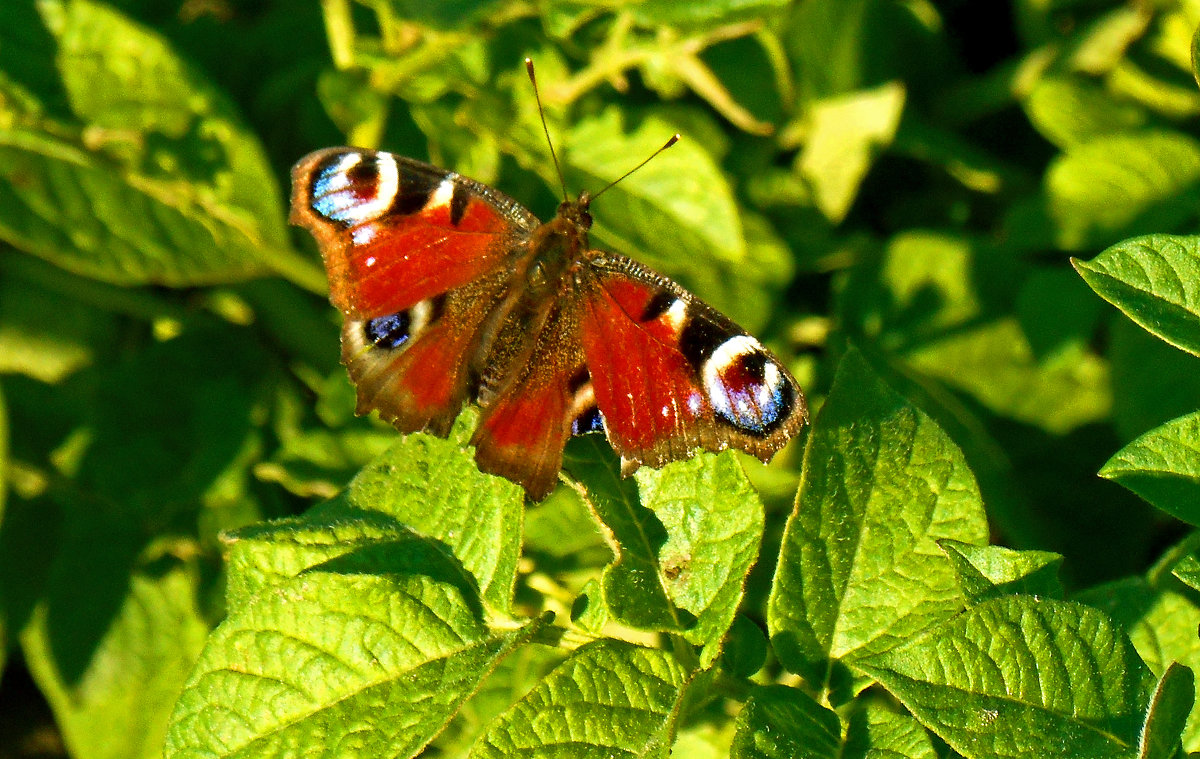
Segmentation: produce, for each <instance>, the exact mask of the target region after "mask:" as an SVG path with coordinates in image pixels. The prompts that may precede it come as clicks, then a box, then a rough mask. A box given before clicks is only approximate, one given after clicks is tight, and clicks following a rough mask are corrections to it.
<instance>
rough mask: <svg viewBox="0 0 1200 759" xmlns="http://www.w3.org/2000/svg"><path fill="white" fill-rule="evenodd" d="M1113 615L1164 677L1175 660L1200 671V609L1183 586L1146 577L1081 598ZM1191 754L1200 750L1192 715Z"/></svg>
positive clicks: (1186, 741)
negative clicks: (1153, 581) (1158, 583)
mask: <svg viewBox="0 0 1200 759" xmlns="http://www.w3.org/2000/svg"><path fill="white" fill-rule="evenodd" d="M1077 598H1078V600H1080V601H1082V602H1083V603H1087V604H1090V605H1091V606H1094V607H1096V608H1098V609H1100V610H1101V611H1103V612H1105V613H1106V614H1108V615H1109V616H1110V617H1111V618H1112V619H1113V620H1114V621H1115V622H1117V623H1118V624H1119V625H1121V626H1122V628H1124V630H1125V631H1126V633H1127V634H1128V635H1129V639H1130V640H1131V641H1133V646H1134V648H1135V649H1137V652H1138V655H1139V656H1140V657H1141V659H1142V661H1144V662H1145V663H1146V666H1148V667H1149V668H1150V670H1151V671H1152V672H1153V673H1155V674H1156V675H1158V676H1159V677H1162V676H1164V675H1165V674H1166V673H1167V670H1168V669H1169V668H1170V666H1171V664H1172V662H1179V663H1180V664H1183V665H1186V666H1187V667H1189V668H1191V669H1192V670H1193V671H1195V669H1196V668H1197V667H1200V637H1197V635H1196V630H1197V629H1198V628H1200V607H1198V606H1197V605H1196V603H1195V602H1194V601H1193V599H1192V594H1191V593H1190V592H1188V591H1187V590H1186V589H1184V588H1181V587H1179V586H1177V585H1174V586H1173V585H1164V587H1156V586H1153V585H1151V584H1150V583H1149V582H1147V581H1146V580H1145V579H1143V578H1136V577H1135V578H1127V579H1124V580H1118V581H1116V582H1112V583H1108V584H1105V585H1101V586H1098V587H1095V588H1090V589H1088V590H1087V591H1085V592H1084V593H1082V594H1080V595H1079V596H1077ZM1183 745H1184V748H1185V750H1187V751H1191V752H1194V751H1200V719H1197V717H1196V716H1192V717H1189V719H1188V721H1187V726H1186V728H1185V729H1184V731H1183Z"/></svg>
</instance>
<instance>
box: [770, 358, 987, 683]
mask: <svg viewBox="0 0 1200 759" xmlns="http://www.w3.org/2000/svg"><path fill="white" fill-rule="evenodd" d="M944 538H952V539H954V540H958V541H961V542H964V543H970V544H983V543H984V542H985V541H986V539H987V523H986V521H985V519H984V514H983V509H982V502H981V500H980V496H979V491H978V488H977V487H976V484H975V479H974V477H973V476H972V475H971V471H970V470H969V469H968V468H967V465H966V462H965V461H964V459H963V456H962V453H961V451H959V449H958V448H957V447H956V446H955V445H954V443H953V442H952V441H951V440H950V439H949V438H948V437H947V436H946V434H945V433H944V432H943V431H942V430H941V429H940V428H939V427H938V426H937V424H936V423H935V422H934V421H933V420H932V419H930V418H929V417H928V416H926V415H925V414H924V413H923V412H922V411H921V410H919V409H918V408H916V407H915V406H913V405H912V404H911V403H909V402H908V401H906V400H905V399H904V398H902V397H900V396H899V395H897V394H896V392H895V391H893V390H891V389H890V388H888V387H887V386H886V385H885V384H883V382H882V381H881V380H880V379H879V378H878V377H877V376H876V375H875V373H874V372H873V371H872V370H871V369H870V367H869V366H868V365H867V363H866V361H865V360H864V359H863V358H862V357H861V356H860V355H859V354H858V353H857V352H855V351H851V352H849V353H847V354H846V356H845V357H844V358H843V359H842V363H841V365H840V366H839V368H838V373H837V377H836V378H835V379H834V384H833V388H832V389H831V390H830V393H829V397H828V399H827V400H826V402H825V405H824V406H823V407H822V409H821V412H820V414H819V415H818V416H817V419H816V421H815V422H814V423H813V430H812V432H811V433H810V435H809V440H808V447H807V448H806V450H805V452H804V474H803V481H802V484H801V487H800V492H799V494H798V495H797V497H796V507H795V510H794V511H793V512H792V515H791V516H790V517H789V519H788V523H787V528H786V530H785V532H784V536H783V544H782V546H781V548H780V554H779V565H778V568H777V569H776V573H775V581H774V585H773V587H772V588H771V597H770V602H769V606H768V612H767V614H768V616H767V621H768V625H769V627H770V632H771V638H772V641H773V643H774V645H775V650H776V653H777V654H778V656H779V659H780V661H781V662H782V663H783V664H784V665H785V666H786V667H788V669H791V670H792V671H794V672H798V673H801V674H803V675H805V676H806V677H808V678H810V679H812V680H813V682H814V683H821V682H823V680H824V678H826V677H828V676H829V666H830V660H847V661H856V660H859V659H861V658H862V657H864V656H866V655H869V654H871V653H872V652H877V651H881V650H886V649H888V648H890V647H892V646H895V645H897V644H898V643H900V642H902V641H903V640H905V639H907V638H909V637H910V636H912V635H915V634H917V633H919V632H920V631H921V630H923V629H926V628H928V627H929V626H931V625H934V624H936V623H938V622H939V621H941V620H943V619H945V618H946V617H948V616H950V615H952V614H954V613H956V612H958V611H959V610H961V609H962V607H963V605H964V603H965V598H964V596H963V594H962V592H961V590H960V589H959V585H958V582H957V578H956V574H955V571H954V568H953V566H952V565H951V563H950V562H949V561H948V560H947V558H946V556H945V554H944V553H942V551H941V549H939V548H938V546H937V543H936V541H938V540H940V539H944ZM881 598H886V599H887V602H886V603H880V600H879V599H881Z"/></svg>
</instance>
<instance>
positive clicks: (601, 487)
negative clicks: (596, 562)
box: [572, 453, 763, 653]
mask: <svg viewBox="0 0 1200 759" xmlns="http://www.w3.org/2000/svg"><path fill="white" fill-rule="evenodd" d="M572 470H573V471H574V472H576V474H577V475H580V474H582V476H583V480H584V483H585V485H587V486H588V493H587V499H588V503H589V505H590V507H591V508H592V510H593V512H594V513H595V515H596V518H597V519H598V520H599V521H600V522H601V524H603V525H604V526H605V528H607V531H608V534H609V536H610V540H611V543H612V546H613V549H614V551H615V552H616V554H617V558H616V560H615V561H614V562H613V563H612V564H611V565H610V566H609V567H608V568H607V569H606V570H605V572H604V575H603V580H602V582H603V588H604V599H605V603H606V604H607V606H608V609H609V612H610V613H611V614H612V616H614V617H615V618H616V619H619V620H620V621H621V622H623V623H625V624H627V625H630V626H632V627H638V628H642V629H647V630H670V631H675V632H680V633H681V634H683V636H684V637H685V638H686V639H687V640H688V641H690V642H692V643H694V644H697V645H705V644H710V643H716V642H719V641H720V639H721V638H722V637H723V636H724V634H725V631H726V630H727V629H728V628H729V625H730V624H731V623H732V622H733V617H734V613H735V612H736V611H737V607H738V604H739V603H740V601H741V598H742V591H743V586H744V584H745V580H746V574H747V572H749V571H750V567H751V565H753V564H754V560H755V559H756V558H757V556H758V544H759V541H760V539H761V537H762V529H763V511H762V503H761V502H760V501H759V499H758V494H757V493H756V492H755V491H754V488H753V487H752V486H751V485H750V482H749V481H748V480H747V479H746V475H745V472H743V471H742V468H741V465H740V464H739V463H738V462H737V459H736V458H735V457H734V455H733V454H732V453H724V454H721V455H719V456H712V455H710V454H703V453H702V454H698V455H697V456H695V457H694V458H692V459H689V460H686V461H677V462H674V463H672V464H668V465H667V466H665V467H663V468H662V469H660V470H655V469H651V468H649V467H642V468H641V469H639V470H638V471H637V475H636V481H637V485H638V488H637V490H640V492H641V496H640V498H639V497H638V495H637V492H636V491H635V489H634V488H633V487H632V486H631V484H630V483H629V482H628V481H622V480H619V479H618V475H617V473H616V472H615V470H612V469H607V468H604V467H599V468H597V469H596V470H594V471H591V472H586V471H584V470H583V469H581V468H580V467H579V466H574V467H573V468H572ZM713 653H715V651H714V652H713Z"/></svg>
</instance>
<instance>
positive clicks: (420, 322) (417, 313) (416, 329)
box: [408, 298, 433, 335]
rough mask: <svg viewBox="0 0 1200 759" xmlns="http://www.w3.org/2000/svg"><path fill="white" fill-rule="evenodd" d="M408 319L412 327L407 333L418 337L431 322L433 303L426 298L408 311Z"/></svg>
mask: <svg viewBox="0 0 1200 759" xmlns="http://www.w3.org/2000/svg"><path fill="white" fill-rule="evenodd" d="M408 318H409V319H411V320H412V326H411V327H410V328H409V331H410V332H412V334H413V335H419V334H421V333H422V332H424V331H425V328H426V327H428V326H429V323H430V322H431V321H433V301H432V300H429V299H428V298H426V299H425V300H423V301H421V302H420V303H418V304H417V305H415V306H413V307H412V308H410V309H408Z"/></svg>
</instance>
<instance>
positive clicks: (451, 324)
mask: <svg viewBox="0 0 1200 759" xmlns="http://www.w3.org/2000/svg"><path fill="white" fill-rule="evenodd" d="M504 282H505V279H504V277H502V276H493V277H491V278H483V279H480V280H477V281H476V282H473V283H471V284H469V285H465V286H463V287H461V288H457V289H455V290H452V291H450V292H449V293H445V294H442V295H438V296H435V297H433V298H427V299H426V300H423V301H420V302H419V303H417V304H416V305H414V306H412V307H411V308H408V309H406V310H404V311H400V312H397V313H394V314H388V315H385V316H379V317H373V318H371V319H353V318H347V319H346V321H345V322H344V323H343V325H342V363H343V364H345V365H346V369H347V371H348V372H349V374H350V379H351V380H353V381H354V385H355V387H356V391H357V393H358V407H357V409H356V411H357V412H358V413H359V414H365V413H367V412H369V411H372V410H378V411H379V415H380V416H381V417H382V418H384V419H386V420H387V421H389V422H391V423H392V424H393V425H395V426H396V428H397V429H400V430H402V431H404V432H415V431H418V430H428V431H430V432H433V433H435V434H439V435H445V434H447V433H448V432H449V431H450V427H451V426H452V425H453V423H454V419H455V417H457V416H458V413H459V411H461V410H462V406H463V403H464V402H466V401H467V400H469V399H471V398H472V397H473V396H474V395H475V390H476V386H477V382H478V378H477V376H476V375H475V373H474V372H473V370H472V367H471V366H470V362H469V358H470V356H471V355H472V348H473V347H474V346H475V345H476V344H477V343H478V341H479V331H480V329H481V325H482V324H483V323H484V321H485V320H486V318H487V316H488V314H489V313H490V312H491V311H492V310H493V309H494V308H495V307H496V304H497V303H498V302H499V300H500V298H501V295H502V293H503V287H504Z"/></svg>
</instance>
